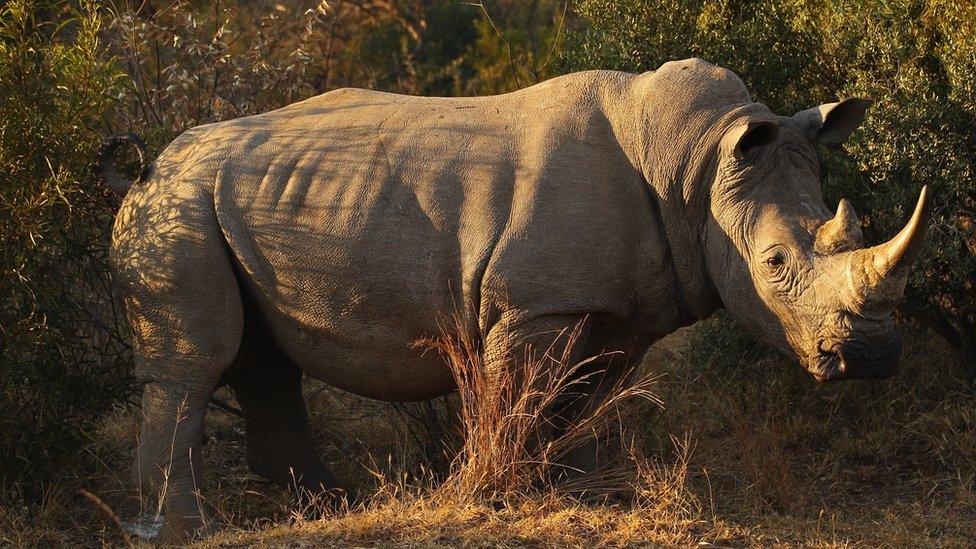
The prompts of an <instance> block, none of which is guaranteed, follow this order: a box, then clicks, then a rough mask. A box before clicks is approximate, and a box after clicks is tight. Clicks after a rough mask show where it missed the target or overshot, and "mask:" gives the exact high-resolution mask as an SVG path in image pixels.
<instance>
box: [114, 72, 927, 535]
mask: <svg viewBox="0 0 976 549" xmlns="http://www.w3.org/2000/svg"><path fill="white" fill-rule="evenodd" d="M866 107H867V103H866V102H864V101H861V100H850V101H846V102H842V103H839V104H831V105H825V106H822V107H818V108H815V109H811V110H810V111H804V112H802V113H799V114H797V115H795V116H793V117H782V116H777V115H774V114H772V113H771V112H770V111H769V110H768V109H767V108H766V107H765V106H763V105H761V104H757V103H753V102H752V101H751V99H750V97H749V95H748V93H747V91H746V89H745V87H744V86H743V84H742V82H741V81H740V80H739V79H738V77H736V76H735V75H734V74H732V73H731V72H729V71H727V70H725V69H722V68H719V67H716V66H713V65H710V64H708V63H705V62H703V61H701V60H697V59H691V60H685V61H679V62H671V63H667V64H665V65H663V66H662V67H661V68H660V69H658V70H657V71H654V72H648V73H645V74H641V75H631V74H624V73H617V72H608V71H594V72H585V73H577V74H571V75H567V76H563V77H559V78H555V79H553V80H550V81H547V82H544V83H541V84H538V85H536V86H533V87H531V88H527V89H524V90H521V91H518V92H515V93H510V94H505V95H500V96H493V97H482V98H423V97H407V96H400V95H393V94H387V93H380V92H372V91H364V90H352V89H344V90H337V91H333V92H330V93H326V94H323V95H320V96H318V97H314V98H312V99H309V100H307V101H303V102H301V103H297V104H294V105H291V106H289V107H285V108H283V109H280V110H277V111H273V112H270V113H266V114H261V115H257V116H251V117H247V118H241V119H237V120H231V121H226V122H221V123H217V124H211V125H207V126H201V127H198V128H194V129H191V130H189V131H187V132H186V133H184V134H183V135H181V136H180V137H179V138H177V139H176V140H175V141H174V142H173V143H172V144H171V145H170V146H169V147H168V148H167V149H166V151H165V152H164V153H163V154H162V155H160V157H159V158H158V159H156V161H155V162H154V163H153V164H152V165H151V166H149V167H148V169H147V170H146V172H145V175H144V177H142V178H141V180H140V181H138V182H136V183H135V184H133V185H132V187H131V189H130V190H129V191H128V194H127V195H126V197H125V200H124V202H123V204H122V207H121V209H120V211H119V213H118V217H117V219H116V222H115V229H114V234H113V254H112V258H113V262H114V266H115V270H116V272H117V283H118V289H119V291H120V292H121V295H122V296H123V299H124V303H125V308H126V312H127V315H128V318H129V320H130V321H131V324H132V327H133V335H134V341H133V343H134V349H135V353H136V364H137V374H138V377H139V378H140V379H141V380H142V381H144V382H145V390H144V396H143V406H142V410H143V413H144V414H145V419H144V422H143V426H142V435H141V442H140V446H139V452H138V459H137V475H138V477H139V480H140V481H141V482H143V483H144V486H145V489H146V490H156V491H159V490H161V489H162V487H163V486H164V484H163V482H162V479H163V478H166V479H167V481H166V483H165V486H164V487H165V491H166V507H165V508H166V512H165V518H166V524H167V532H168V535H172V536H174V537H178V536H180V535H183V534H185V533H187V532H191V531H193V530H194V529H195V528H197V527H198V526H199V525H200V524H201V523H202V521H203V519H204V517H205V516H206V509H205V505H204V504H202V503H201V501H200V500H199V499H198V498H197V496H196V495H195V494H194V493H193V489H194V487H195V486H197V485H198V484H199V482H200V479H201V478H202V471H201V470H200V460H199V455H200V444H201V440H202V434H203V416H204V413H205V411H206V404H207V401H208V399H209V397H210V396H211V394H212V393H213V391H214V390H215V388H216V387H217V386H218V385H219V384H222V383H228V384H230V386H231V387H232V388H233V389H234V391H235V392H236V394H237V397H238V400H239V401H240V404H241V407H242V409H243V412H244V415H245V420H246V424H247V425H246V426H247V432H248V459H249V462H250V464H251V466H252V468H253V469H254V470H255V471H257V472H258V473H260V474H263V475H264V476H267V477H268V478H271V479H275V480H278V481H282V482H287V481H288V479H289V477H290V476H291V475H292V474H294V475H295V476H297V477H299V478H300V482H301V483H302V484H303V485H304V486H306V487H309V488H310V489H319V488H322V487H324V488H334V487H336V486H338V484H337V482H336V480H335V479H334V478H333V477H332V475H331V474H330V473H328V471H327V469H326V468H325V467H323V466H322V464H321V463H320V462H319V461H318V458H317V457H315V453H314V447H313V445H312V442H311V434H310V430H309V428H308V422H307V416H306V412H305V408H304V403H303V401H302V398H301V391H300V377H301V375H302V373H304V374H307V375H310V376H312V377H315V378H317V379H320V380H322V381H324V382H327V383H329V384H331V385H334V386H335V387H338V388H341V389H344V390H346V391H350V392H353V393H356V394H359V395H364V396H368V397H374V398H381V399H386V400H395V401H402V400H419V399H427V398H431V397H434V396H437V395H442V394H445V393H448V392H450V391H451V390H453V389H454V382H453V379H452V376H451V374H450V372H449V370H448V369H447V367H446V366H445V365H444V364H443V363H442V362H441V361H440V360H439V358H438V356H437V353H434V352H429V351H428V352H426V353H424V352H423V350H422V349H417V348H415V347H414V346H413V345H412V344H413V343H414V342H416V341H417V340H420V339H422V338H424V337H430V336H435V335H437V334H438V332H439V325H438V323H439V321H441V320H442V319H443V318H444V315H445V314H447V315H450V314H451V312H452V311H457V313H458V314H459V315H460V317H461V319H462V323H463V324H464V326H466V329H467V330H468V331H469V334H468V335H469V336H477V335H479V334H480V336H481V337H483V339H484V355H485V367H486V368H488V369H489V370H490V371H489V373H490V374H492V375H497V374H498V373H500V372H503V371H505V370H506V369H508V368H518V361H517V360H511V358H512V357H520V356H524V355H523V352H522V350H521V349H522V347H521V346H522V345H525V344H526V342H532V343H533V344H535V345H536V346H537V347H538V346H539V345H542V346H545V345H546V344H547V343H549V342H551V341H552V339H553V337H554V336H553V335H552V334H554V333H557V332H558V331H559V330H563V329H568V328H572V327H573V326H575V325H576V324H577V323H582V325H583V336H582V337H581V338H580V339H579V340H578V341H577V342H576V343H575V344H574V345H573V348H572V349H570V353H571V356H573V357H576V358H580V359H582V358H584V357H587V356H593V355H597V354H599V353H601V352H603V351H621V352H622V355H615V356H616V358H615V359H614V362H613V363H612V364H609V365H604V366H607V367H608V368H609V373H608V375H607V379H612V378H613V376H614V375H619V372H622V371H624V370H625V369H626V368H625V366H626V365H627V364H632V363H634V362H635V361H637V360H639V359H640V357H641V356H642V355H643V353H644V352H645V351H646V349H647V348H648V346H650V345H651V344H652V343H653V342H654V341H656V340H658V339H660V338H661V337H663V336H664V335H667V334H669V333H671V332H673V331H675V330H676V329H678V328H679V327H681V326H686V325H689V324H692V323H694V322H696V321H698V320H700V319H703V318H706V317H708V316H709V315H711V314H712V313H713V312H714V311H715V310H717V309H719V308H721V307H726V308H728V309H729V310H730V311H731V312H732V314H733V315H735V317H736V318H737V319H738V321H739V322H741V323H742V325H743V326H745V327H746V328H748V329H750V330H752V331H754V332H755V333H757V334H759V335H761V336H762V337H763V338H764V339H766V340H767V341H768V342H770V343H771V344H773V345H775V346H777V347H779V348H782V349H784V350H787V351H789V352H792V353H793V354H795V355H796V356H797V357H798V358H799V359H800V361H801V363H802V364H803V365H804V366H805V367H806V368H807V369H808V370H810V371H811V372H812V373H813V374H814V376H816V377H817V379H820V380H825V379H840V378H845V377H883V376H885V375H888V374H890V373H891V372H892V371H893V368H894V367H895V364H896V362H897V354H898V351H897V348H898V343H897V342H898V339H897V335H896V333H895V331H894V329H893V328H892V322H891V316H890V312H891V309H892V308H893V307H894V304H895V303H896V302H897V300H898V298H900V295H901V289H902V288H903V287H904V280H903V279H904V272H905V270H906V269H907V262H908V260H910V257H909V256H910V255H912V253H914V250H915V248H917V241H918V237H917V236H916V235H917V234H919V231H918V230H917V228H916V229H912V231H909V232H911V233H912V234H909V235H908V237H906V238H907V240H906V239H905V238H902V241H901V243H902V244H905V243H906V242H907V243H908V244H909V245H901V247H900V248H899V249H898V250H896V252H897V253H895V254H894V255H892V254H893V253H894V252H892V251H891V249H890V246H889V248H880V247H876V248H870V249H864V248H863V244H862V242H861V237H860V229H859V227H858V222H857V219H856V217H853V213H852V212H851V211H849V205H848V204H846V202H845V203H842V205H841V208H840V209H839V211H838V215H837V216H834V215H833V214H831V212H830V211H829V210H828V209H827V207H826V206H825V204H824V202H823V199H822V198H821V192H820V185H819V181H818V178H819V174H818V161H817V155H816V150H815V145H816V141H817V140H821V141H827V142H838V141H840V140H842V139H844V138H846V137H847V135H848V134H849V133H850V132H851V131H853V130H854V128H855V127H856V126H857V125H858V124H859V122H860V120H861V118H862V116H863V114H864V111H865V109H866ZM103 160H104V159H103ZM97 175H99V177H100V178H101V179H103V180H104V181H105V182H106V183H108V184H110V185H114V186H125V185H123V184H121V182H120V181H119V180H118V177H117V174H115V173H114V172H113V171H112V170H111V169H110V168H106V167H105V162H104V161H103V166H102V167H101V168H100V169H99V170H98V171H97ZM916 213H918V212H916ZM904 232H905V231H903V233H904ZM818 233H820V236H818ZM886 250H887V251H886ZM906 250H907V252H906ZM909 252H910V253H909ZM886 254H887V255H886ZM902 255H903V256H905V257H901V256H902ZM852 273H854V274H852ZM547 338H548V339H547ZM601 387H602V386H596V387H592V390H593V392H594V393H595V398H599V393H600V391H601ZM177 417H179V418H180V420H179V422H176V421H175V420H176V418H177ZM174 433H175V434H174ZM171 456H172V459H171ZM574 459H577V460H578V461H579V463H578V465H580V466H581V467H584V468H585V467H590V466H592V465H593V462H592V459H593V458H592V456H590V457H589V458H588V457H587V456H586V455H584V456H576V458H574ZM587 459H589V460H590V461H587ZM163 471H165V472H166V474H165V475H163V474H162V472H163ZM150 493H152V492H150Z"/></svg>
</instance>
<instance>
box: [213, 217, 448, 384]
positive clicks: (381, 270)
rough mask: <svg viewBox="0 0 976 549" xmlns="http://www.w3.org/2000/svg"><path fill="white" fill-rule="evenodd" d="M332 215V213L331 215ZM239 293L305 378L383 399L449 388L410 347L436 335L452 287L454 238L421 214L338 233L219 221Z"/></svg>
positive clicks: (274, 221)
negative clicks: (247, 296) (245, 296)
mask: <svg viewBox="0 0 976 549" xmlns="http://www.w3.org/2000/svg"><path fill="white" fill-rule="evenodd" d="M333 218H335V216H333ZM222 225H224V229H225V233H226V234H228V235H229V237H228V243H229V244H230V246H231V249H232V251H233V252H234V256H235V259H236V261H237V263H238V271H239V273H240V274H241V276H240V278H241V279H242V280H241V281H242V285H243V290H244V291H245V292H247V293H248V294H250V295H251V296H252V297H253V298H254V299H253V301H254V302H255V303H256V304H257V309H258V310H257V311H256V313H257V314H260V315H261V316H262V317H263V318H262V320H263V323H264V324H265V325H267V326H269V328H270V329H271V331H272V335H273V336H274V339H275V341H276V342H277V343H278V345H279V346H280V347H281V348H282V351H283V352H284V353H285V354H286V355H287V356H288V357H289V358H291V359H292V360H293V361H294V362H295V363H296V364H298V365H299V366H300V367H301V368H302V370H304V371H305V372H306V373H307V374H308V375H310V376H312V377H314V378H317V379H320V380H322V381H324V382H326V383H329V384H330V385H333V386H336V387H338V388H340V389H343V390H346V391H349V392H352V393H356V394H359V395H363V396H367V397H373V398H381V399H385V400H422V399H426V398H431V397H434V396H438V395H441V394H444V393H446V392H449V391H450V390H452V389H453V387H454V382H453V378H452V376H451V373H450V370H449V369H448V368H447V367H446V365H445V364H444V363H443V361H441V360H440V358H439V355H438V353H437V352H436V351H434V350H432V349H429V348H427V349H425V348H423V346H418V342H421V341H423V340H424V339H429V338H432V337H437V336H438V335H439V333H440V332H439V330H440V326H441V325H442V321H443V320H444V319H446V318H450V315H451V314H453V312H454V311H453V309H452V307H454V303H461V302H463V300H461V299H460V298H455V297H454V296H453V291H455V290H457V289H459V288H460V287H461V284H460V278H461V275H460V272H459V259H458V257H459V251H458V245H457V238H456V237H453V236H451V235H450V234H445V232H444V231H441V230H437V229H435V228H433V227H432V226H431V225H430V224H429V222H424V221H423V217H422V216H411V217H405V216H394V217H391V218H390V219H388V220H387V221H386V222H385V223H379V222H377V223H371V224H366V225H363V226H360V227H352V228H350V227H348V226H345V227H341V229H342V230H338V229H339V228H337V227H336V225H335V224H331V225H330V224H329V223H326V222H319V221H314V220H309V219H303V218H301V217H291V218H288V217H285V216H281V215H274V216H265V217H263V218H262V217H260V216H251V218H249V219H248V218H246V217H245V218H236V219H229V218H228V217H227V216H225V217H224V219H223V220H222Z"/></svg>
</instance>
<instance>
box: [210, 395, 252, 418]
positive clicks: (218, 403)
mask: <svg viewBox="0 0 976 549" xmlns="http://www.w3.org/2000/svg"><path fill="white" fill-rule="evenodd" d="M210 405H211V406H213V407H214V408H217V409H218V410H220V411H222V412H226V413H228V414H230V415H232V416H237V417H239V418H243V417H244V412H242V411H241V409H240V408H237V407H234V406H231V405H230V404H227V403H226V402H224V401H223V400H220V399H219V398H217V397H215V396H212V397H210Z"/></svg>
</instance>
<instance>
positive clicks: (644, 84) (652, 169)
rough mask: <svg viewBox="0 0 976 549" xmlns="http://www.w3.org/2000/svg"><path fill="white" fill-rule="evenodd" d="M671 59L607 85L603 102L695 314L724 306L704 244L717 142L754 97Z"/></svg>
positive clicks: (734, 83)
mask: <svg viewBox="0 0 976 549" xmlns="http://www.w3.org/2000/svg"><path fill="white" fill-rule="evenodd" d="M692 61H694V60H692ZM681 63H685V62H681ZM668 65H670V64H666V65H665V66H664V67H662V68H661V69H659V70H658V71H656V72H648V73H644V74H642V75H639V76H637V77H633V78H631V79H630V80H629V81H628V82H627V83H626V84H624V85H621V86H619V87H615V88H613V89H612V90H608V91H607V93H606V94H605V95H604V98H603V103H604V110H605V112H606V114H607V117H608V120H609V122H610V125H611V127H612V128H613V132H614V134H615V136H616V137H617V139H618V140H619V142H620V145H621V147H622V148H623V149H624V151H625V153H626V154H627V156H628V158H629V159H630V161H631V164H632V165H633V166H634V169H635V170H636V171H638V172H640V174H641V175H642V178H641V179H643V181H644V182H645V183H646V185H647V188H648V191H649V193H650V195H651V197H652V199H653V200H654V202H655V203H656V205H657V212H654V214H656V215H658V217H659V220H660V226H661V230H662V231H663V233H664V236H665V239H666V241H667V254H668V256H669V258H668V260H669V261H670V263H671V268H672V269H673V271H674V275H675V278H676V280H677V284H678V286H679V288H678V289H679V292H680V295H681V298H682V300H683V302H684V303H683V309H684V311H685V312H686V313H687V314H688V315H689V317H690V318H689V321H695V320H701V319H704V318H707V317H709V316H711V315H712V313H714V312H715V311H716V310H717V309H719V308H721V306H722V302H721V299H720V297H719V294H718V292H717V291H716V289H715V287H714V285H713V283H712V280H711V278H710V276H709V274H708V268H707V264H706V261H705V255H704V246H703V243H704V240H703V239H704V234H705V232H704V228H705V221H706V219H707V214H708V204H709V193H710V190H711V185H712V183H713V181H714V180H715V171H716V156H715V155H716V151H717V146H718V142H719V140H720V139H721V136H722V135H724V132H725V131H726V129H727V128H728V127H729V126H730V125H731V124H733V123H734V122H735V120H736V119H738V118H739V117H741V116H743V115H744V114H746V113H747V112H749V111H751V110H752V109H753V108H755V106H756V104H755V103H752V102H751V100H750V98H749V96H748V93H747V92H746V91H745V87H744V86H743V85H742V84H741V82H740V81H739V80H738V78H735V79H734V80H728V79H720V80H721V81H719V82H718V83H717V84H716V81H715V70H716V69H717V67H714V66H712V65H708V64H707V63H704V62H700V61H698V62H693V63H692V65H691V66H689V67H687V68H688V69H691V70H686V69H684V68H681V65H680V64H678V65H674V66H671V67H669V66H668ZM676 69H677V70H680V71H681V72H680V74H678V75H677V76H676V75H675V72H676ZM718 70H720V71H721V70H724V69H718ZM720 76H722V75H720ZM649 215H653V214H651V213H649Z"/></svg>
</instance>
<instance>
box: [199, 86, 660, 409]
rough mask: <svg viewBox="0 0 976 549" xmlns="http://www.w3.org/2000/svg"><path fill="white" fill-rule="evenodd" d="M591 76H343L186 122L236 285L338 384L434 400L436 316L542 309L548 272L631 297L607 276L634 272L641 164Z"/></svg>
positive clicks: (563, 281)
mask: <svg viewBox="0 0 976 549" xmlns="http://www.w3.org/2000/svg"><path fill="white" fill-rule="evenodd" d="M600 77H601V76H600V75H598V74H597V75H594V74H586V73H584V74H582V75H573V76H572V77H568V78H557V79H554V80H551V81H548V82H546V83H544V84H542V85H539V86H534V87H532V88H529V89H527V90H523V91H521V92H517V93H513V94H507V95H502V96H493V97H484V98H471V99H463V98H419V97H408V96H399V95H393V94H385V93H380V92H368V91H363V90H338V91H336V92H330V93H327V94H323V95H321V96H318V97H315V98H312V99H310V100H307V101H304V102H301V103H297V104H295V105H291V106H289V107H286V108H284V109H280V110H277V111H273V112H271V113H267V114H263V115H258V116H253V117H248V118H242V119H237V120H233V121H229V122H225V123H220V124H215V125H211V126H208V127H202V128H198V129H196V130H194V132H195V137H194V139H195V142H196V146H197V147H198V148H199V149H202V150H205V151H206V153H205V154H204V157H205V158H204V159H203V160H201V162H202V163H205V164H207V163H209V164H210V168H211V169H212V171H213V174H214V175H213V177H214V181H215V187H214V193H215V208H216V210H217V217H218V220H219V223H220V225H221V229H222V230H223V233H224V235H225V238H226V239H227V242H228V244H229V246H230V248H231V250H232V253H233V256H234V258H235V261H236V262H237V263H238V265H237V268H238V271H239V272H240V273H241V277H240V278H241V279H242V281H243V284H244V286H245V291H246V292H247V293H249V294H251V295H252V296H253V298H254V300H255V301H256V303H257V304H258V308H259V309H260V312H261V315H262V316H263V317H264V320H265V321H266V322H267V324H268V325H269V326H270V328H271V330H272V332H273V334H274V336H275V338H276V340H277V341H278V343H279V344H280V345H281V346H282V348H283V350H284V351H285V352H286V354H288V355H289V356H290V357H291V358H292V359H293V360H295V361H296V362H297V363H298V364H299V365H300V366H302V368H303V369H305V370H306V371H307V372H308V373H309V374H311V375H313V376H314V377H317V378H320V379H323V380H324V381H327V382H329V383H331V384H334V385H336V386H338V387H340V388H344V389H347V390H351V391H354V392H357V393H360V394H366V395H367V396H376V397H380V398H388V399H397V400H402V399H410V398H418V399H419V398H427V397H429V396H433V395H435V394H440V393H443V392H446V391H448V390H450V389H451V387H452V385H453V382H452V379H451V376H450V374H449V372H448V371H447V370H446V368H445V367H444V366H443V365H442V364H440V362H439V359H438V358H437V357H436V356H435V354H436V353H432V352H427V353H426V354H424V353H422V350H421V349H411V345H412V344H413V343H414V342H415V341H417V340H418V339H420V338H423V337H429V336H432V335H435V334H437V332H438V329H439V326H438V323H439V322H440V321H442V320H443V319H444V315H450V314H452V312H453V311H459V312H460V313H461V314H462V316H463V319H464V321H465V322H466V324H467V325H468V326H469V327H470V328H471V329H479V328H484V323H485V322H486V319H485V315H486V314H489V315H490V313H488V312H486V310H487V309H486V307H488V305H486V304H487V303H489V302H490V304H491V306H494V307H504V306H505V304H504V303H502V301H504V300H505V299H507V298H505V297H503V296H504V295H509V294H508V292H511V296H512V298H513V299H516V300H520V301H519V305H520V306H523V307H529V308H533V307H535V308H536V309H538V310H540V311H541V310H543V309H545V308H546V307H547V306H549V305H548V304H547V303H546V298H545V295H546V293H547V292H550V293H551V290H552V289H553V288H555V289H556V290H558V291H557V292H556V294H558V295H556V296H555V297H556V299H555V301H559V300H565V298H566V296H577V297H578V296H580V295H583V296H587V297H586V298H585V299H583V300H582V301H581V300H579V299H576V302H575V303H576V305H577V306H579V307H582V308H586V307H587V306H593V307H597V306H600V307H602V306H603V305H604V304H606V303H610V302H615V305H619V303H616V302H623V301H626V297H625V296H623V295H621V294H620V292H619V291H615V290H614V289H610V288H608V285H607V281H608V280H613V281H614V286H615V288H616V287H620V286H625V285H626V284H627V283H628V282H629V281H628V280H624V278H626V276H624V275H625V273H624V271H626V268H627V266H626V265H625V262H626V261H627V256H628V253H629V251H630V248H632V247H633V245H634V236H633V234H629V233H635V232H637V229H638V228H639V227H638V223H637V222H636V221H635V220H633V219H630V220H628V219H627V217H628V216H629V217H631V218H633V217H635V209H634V208H635V203H634V201H635V200H637V201H638V202H640V201H641V200H644V199H642V198H641V197H640V195H639V193H638V194H634V192H633V190H631V192H629V194H625V195H621V194H620V193H619V192H618V191H619V189H620V188H621V187H620V185H622V184H623V183H621V182H620V181H618V180H620V179H623V178H626V177H630V178H633V177H634V176H633V170H632V167H631V166H629V165H628V164H627V161H626V158H625V157H624V156H623V155H622V153H621V152H620V151H619V150H615V148H616V149H619V146H616V145H613V144H612V143H609V142H608V140H612V135H609V134H608V133H607V132H608V131H609V129H608V128H607V127H606V124H605V120H604V119H605V117H604V115H603V114H602V113H601V112H600V105H599V104H598V102H597V101H595V100H594V98H593V95H592V89H593V85H594V80H599V78H600ZM490 263H491V266H490V267H489V264H490ZM596 264H600V265H603V266H606V265H608V264H609V265H611V266H612V268H611V269H609V270H608V271H607V272H604V273H597V268H594V267H592V265H596ZM581 267H584V268H583V269H581ZM486 271H489V273H490V278H491V281H492V283H491V284H488V285H487V286H485V285H483V279H484V278H485V276H486ZM581 273H582V274H581ZM547 286H548V288H547ZM483 287H488V288H490V292H491V295H490V296H486V297H484V298H483V296H482V295H481V292H482V288H483ZM563 306H564V304H562V303H559V304H556V305H551V307H550V308H556V309H558V308H560V307H563Z"/></svg>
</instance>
